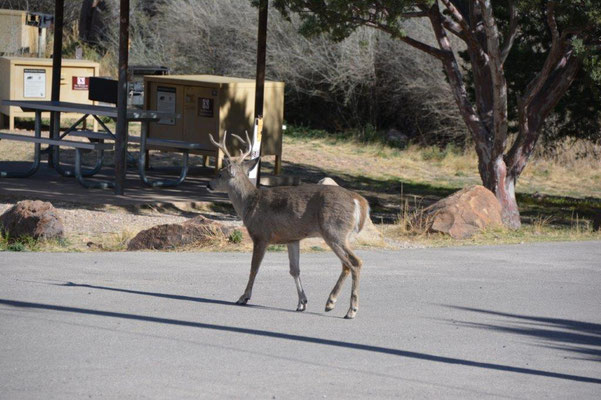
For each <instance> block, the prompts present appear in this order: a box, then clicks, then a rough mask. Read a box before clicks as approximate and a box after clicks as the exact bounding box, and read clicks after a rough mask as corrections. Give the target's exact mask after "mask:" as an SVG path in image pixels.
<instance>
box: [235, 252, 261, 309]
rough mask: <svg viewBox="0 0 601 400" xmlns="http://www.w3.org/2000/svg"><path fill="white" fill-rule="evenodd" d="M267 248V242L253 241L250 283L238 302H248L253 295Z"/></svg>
mask: <svg viewBox="0 0 601 400" xmlns="http://www.w3.org/2000/svg"><path fill="white" fill-rule="evenodd" d="M265 250H267V243H266V242H263V241H255V242H254V243H253V257H252V261H251V264H250V275H249V277H248V284H247V285H246V289H245V290H244V294H243V295H242V296H240V298H239V299H238V301H237V302H236V304H246V303H248V301H249V300H250V297H251V296H252V291H253V285H254V283H255V278H256V277H257V273H258V272H259V267H260V266H261V261H263V256H264V255H265Z"/></svg>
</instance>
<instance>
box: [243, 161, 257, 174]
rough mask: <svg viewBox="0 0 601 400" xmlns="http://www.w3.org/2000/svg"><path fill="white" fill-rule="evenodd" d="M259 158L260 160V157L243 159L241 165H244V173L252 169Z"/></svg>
mask: <svg viewBox="0 0 601 400" xmlns="http://www.w3.org/2000/svg"><path fill="white" fill-rule="evenodd" d="M259 160H260V158H259V157H257V158H255V159H252V160H246V161H243V162H242V166H243V167H244V170H245V171H246V173H248V171H252V169H253V168H254V167H255V166H256V165H257V164H258V162H259Z"/></svg>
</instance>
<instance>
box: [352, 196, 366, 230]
mask: <svg viewBox="0 0 601 400" xmlns="http://www.w3.org/2000/svg"><path fill="white" fill-rule="evenodd" d="M353 201H354V203H355V214H354V215H355V227H354V231H355V232H356V233H359V232H361V230H362V229H363V227H364V226H365V221H366V220H367V218H369V203H368V202H367V201H366V200H365V199H364V198H363V197H360V196H353Z"/></svg>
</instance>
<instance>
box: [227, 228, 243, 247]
mask: <svg viewBox="0 0 601 400" xmlns="http://www.w3.org/2000/svg"><path fill="white" fill-rule="evenodd" d="M228 240H229V241H230V242H231V243H236V244H238V243H241V242H242V231H240V230H238V229H234V231H233V232H232V233H230V237H229V238H228Z"/></svg>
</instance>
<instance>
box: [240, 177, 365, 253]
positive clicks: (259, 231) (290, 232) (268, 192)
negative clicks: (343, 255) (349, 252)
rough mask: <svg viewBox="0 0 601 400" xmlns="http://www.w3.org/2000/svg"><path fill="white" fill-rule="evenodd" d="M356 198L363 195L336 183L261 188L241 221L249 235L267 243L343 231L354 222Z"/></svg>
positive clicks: (346, 230) (286, 241)
mask: <svg viewBox="0 0 601 400" xmlns="http://www.w3.org/2000/svg"><path fill="white" fill-rule="evenodd" d="M358 198H361V199H363V198H362V197H361V196H359V195H358V194H356V193H353V192H351V191H349V190H346V189H344V188H341V187H339V186H329V185H300V186H280V187H274V188H262V189H261V190H260V191H259V194H258V197H257V200H256V202H255V204H254V205H253V206H252V207H253V209H252V210H248V211H249V212H248V213H247V216H246V218H245V221H244V224H245V225H246V227H247V229H248V230H249V233H250V235H251V236H256V237H261V238H265V240H268V241H269V242H271V243H288V242H292V241H296V240H300V239H303V238H306V237H312V236H323V235H324V234H337V233H340V234H344V235H346V234H348V233H349V232H350V231H352V230H353V229H354V227H355V224H356V218H355V215H356V207H357V205H356V204H357V202H356V201H355V199H358ZM363 201H365V199H363ZM365 202H366V201H365Z"/></svg>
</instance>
